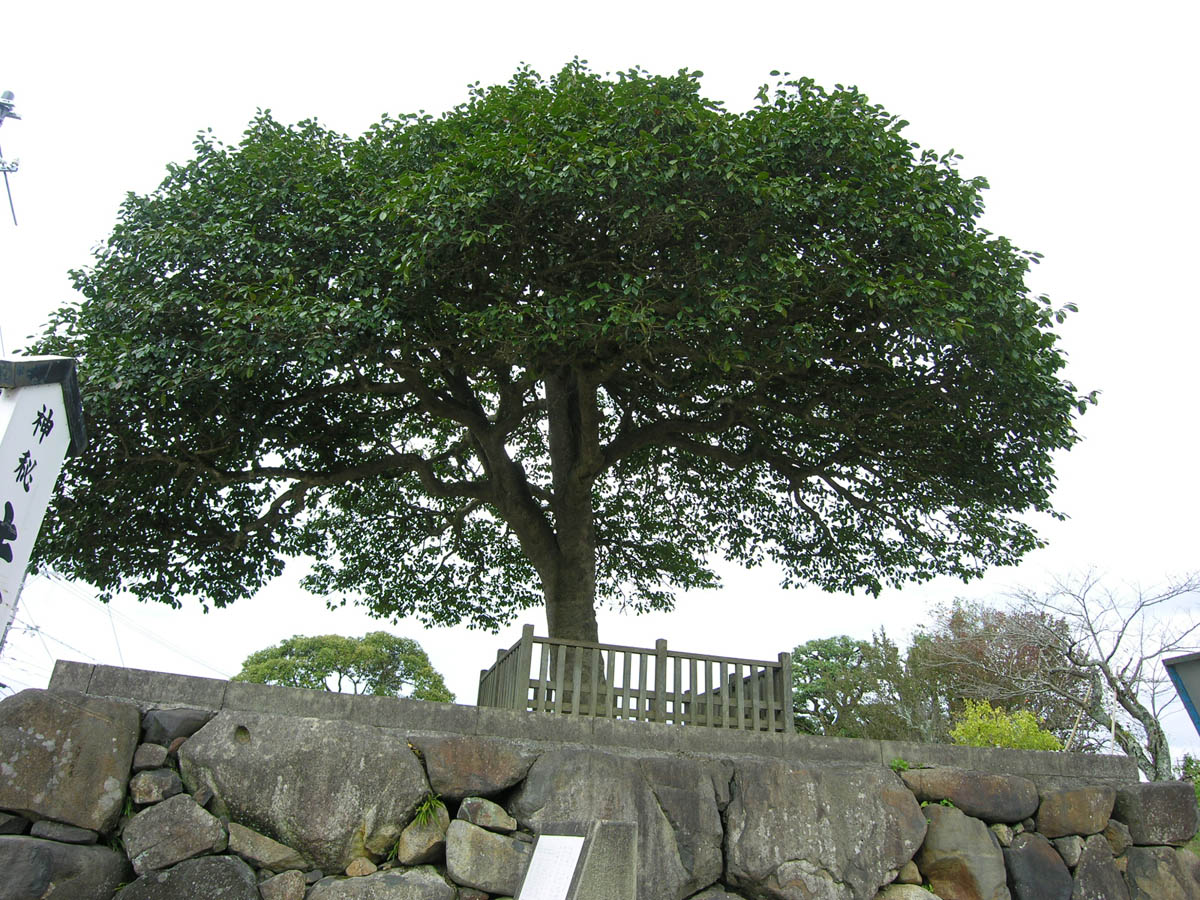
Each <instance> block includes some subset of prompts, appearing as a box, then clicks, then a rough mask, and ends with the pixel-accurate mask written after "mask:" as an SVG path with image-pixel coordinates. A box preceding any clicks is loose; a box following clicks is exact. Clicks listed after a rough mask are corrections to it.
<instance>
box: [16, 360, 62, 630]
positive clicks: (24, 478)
mask: <svg viewBox="0 0 1200 900" xmlns="http://www.w3.org/2000/svg"><path fill="white" fill-rule="evenodd" d="M70 443H71V433H70V427H69V426H68V423H67V408H66V402H65V401H64V399H63V386H62V385H61V384H60V383H57V382H51V383H49V384H32V385H26V386H23V387H16V388H4V389H3V390H2V391H0V648H2V647H3V646H4V637H5V636H6V635H7V634H8V627H9V625H11V624H12V620H13V616H14V615H15V614H16V609H17V595H18V594H19V593H20V590H21V583H22V582H23V581H24V580H25V567H26V566H28V565H29V556H30V554H31V553H32V552H33V543H34V541H35V540H36V539H37V535H38V530H39V529H40V528H41V527H42V518H43V516H45V514H46V507H47V506H48V505H49V503H50V494H51V492H52V491H53V490H54V484H55V482H56V481H58V473H59V472H60V471H61V470H62V464H63V459H64V458H65V457H66V455H67V448H68V446H69V445H70Z"/></svg>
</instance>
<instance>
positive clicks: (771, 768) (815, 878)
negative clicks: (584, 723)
mask: <svg viewBox="0 0 1200 900" xmlns="http://www.w3.org/2000/svg"><path fill="white" fill-rule="evenodd" d="M735 768H736V773H735V775H734V780H733V790H732V797H731V800H730V802H729V806H728V808H727V809H726V813H725V820H726V829H727V830H726V835H725V865H726V871H725V878H724V882H725V884H726V885H728V886H729V887H730V888H732V889H734V890H737V891H739V892H741V893H744V894H746V895H747V896H752V897H762V898H778V900H801V898H803V900H809V898H812V900H870V898H872V897H874V896H875V893H876V892H877V891H878V890H879V888H880V887H882V886H883V885H884V884H886V883H888V882H889V881H891V880H892V878H894V877H895V875H896V873H897V872H898V870H899V869H900V867H901V866H903V865H904V864H905V863H906V862H908V861H909V860H910V859H912V856H913V853H914V852H915V851H916V849H917V848H918V847H919V846H920V845H921V839H922V838H923V837H924V835H925V828H926V823H925V818H924V816H923V815H922V814H921V808H920V806H919V805H918V804H917V801H916V800H915V799H914V798H913V795H912V794H911V793H910V792H909V790H908V789H907V788H905V787H904V786H903V784H901V783H900V781H899V779H897V778H896V776H895V775H893V774H892V773H891V772H889V771H888V770H887V769H885V768H883V767H882V766H878V767H875V768H871V769H864V768H862V767H859V766H838V765H812V766H803V767H800V766H791V765H788V764H787V763H784V762H778V763H775V762H770V761H759V760H744V761H738V762H737V763H736V764H735ZM984 830H985V831H986V827H985V826H984ZM997 852H999V851H997ZM652 864H653V862H652V861H651V860H646V862H645V865H647V866H650V865H652ZM643 896H654V895H653V894H644V895H643Z"/></svg>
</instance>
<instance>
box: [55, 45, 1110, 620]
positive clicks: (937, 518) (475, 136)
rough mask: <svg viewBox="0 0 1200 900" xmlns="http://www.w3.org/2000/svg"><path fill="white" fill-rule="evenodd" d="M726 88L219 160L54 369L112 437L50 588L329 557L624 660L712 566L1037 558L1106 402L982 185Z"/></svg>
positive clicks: (396, 603) (892, 576) (102, 281)
mask: <svg viewBox="0 0 1200 900" xmlns="http://www.w3.org/2000/svg"><path fill="white" fill-rule="evenodd" d="M698 77H699V73H689V72H686V71H684V72H680V73H679V74H678V75H675V76H670V77H659V76H650V75H647V74H646V73H643V72H640V71H631V72H626V73H621V74H619V75H618V76H617V77H615V78H611V79H610V78H605V77H601V76H598V75H596V74H594V73H591V72H589V71H587V70H586V68H585V67H584V66H583V65H582V64H580V63H578V62H576V63H573V64H571V65H569V66H567V67H566V68H565V69H563V70H562V71H561V72H560V73H559V74H558V75H556V76H555V77H553V78H551V79H549V80H544V79H542V78H541V77H540V76H538V75H537V74H536V73H534V72H532V71H529V70H527V69H523V70H520V71H518V72H517V74H516V75H515V76H514V77H513V79H512V80H511V81H510V82H509V83H507V84H504V85H499V86H496V87H490V88H480V87H475V88H473V89H472V91H471V95H470V98H469V100H468V101H467V102H466V103H464V104H463V105H461V106H460V107H458V108H456V109H454V110H452V111H450V112H449V113H447V114H445V115H444V116H442V117H440V118H436V119H435V118H432V117H429V116H424V115H422V116H416V115H410V116H401V117H398V118H385V119H384V120H383V121H381V122H380V123H379V124H378V125H376V126H374V127H372V128H371V129H370V130H369V131H368V132H367V133H366V134H364V135H363V136H362V137H361V138H358V139H353V140H352V139H350V138H347V137H345V136H342V135H339V134H335V133H332V132H330V131H328V130H326V129H324V128H322V127H321V126H320V125H318V124H317V123H316V122H312V121H309V122H303V123H300V124H299V125H297V126H294V127H286V126H284V125H281V124H279V123H277V122H276V121H275V120H274V119H272V118H271V116H270V115H269V114H265V113H264V114H261V115H259V116H258V117H257V118H256V119H255V120H254V121H253V122H252V123H251V124H250V126H249V128H248V130H247V132H246V134H245V135H244V137H243V139H242V141H241V142H240V143H239V144H238V145H236V146H232V147H228V146H225V145H223V144H221V143H220V142H218V141H216V140H214V139H213V138H212V137H211V135H208V134H201V135H200V137H199V138H198V139H197V142H196V148H195V149H196V156H195V158H194V159H192V160H191V161H189V162H187V163H184V164H181V165H173V166H171V167H169V170H168V175H167V178H166V180H165V181H164V182H163V183H162V185H161V186H160V187H159V188H158V189H157V190H156V191H154V192H153V193H152V194H150V195H147V196H130V197H129V198H128V199H127V200H126V202H125V203H124V205H123V206H122V208H121V212H120V215H119V219H118V222H117V225H116V226H115V228H114V229H113V233H112V235H111V236H110V237H109V239H108V241H107V242H106V243H105V244H104V245H103V246H102V247H101V248H100V249H99V250H98V251H97V254H96V259H95V261H94V263H93V265H92V266H91V267H90V268H88V269H86V270H82V271H78V272H75V273H74V274H73V277H74V282H75V285H76V287H77V288H78V290H79V292H80V293H81V295H82V299H81V300H79V301H78V302H76V303H73V304H71V305H68V306H66V307H64V308H63V309H62V310H60V311H59V312H58V313H57V314H56V316H55V317H54V318H53V320H52V322H51V325H50V328H49V330H48V332H47V334H46V336H45V338H44V339H43V340H42V341H41V343H40V345H39V346H38V347H37V348H36V351H37V352H54V353H63V354H67V355H71V356H75V357H78V358H79V359H80V379H81V387H82V391H83V393H84V408H85V410H86V412H87V415H88V429H89V434H90V435H91V436H92V442H91V444H90V449H89V453H88V454H87V455H85V456H82V457H79V458H76V459H72V460H71V461H69V462H68V465H67V469H66V471H65V475H64V481H63V487H62V490H61V491H60V492H59V494H58V495H57V496H56V498H55V504H54V506H53V508H52V509H51V510H50V512H49V514H48V516H47V519H46V524H45V526H44V528H43V540H42V541H40V542H39V552H40V553H41V560H42V562H44V563H48V564H49V565H51V566H53V567H55V568H56V569H59V570H61V571H62V572H64V573H65V574H67V575H69V576H72V577H75V578H80V579H83V580H85V581H88V582H90V583H91V584H93V585H95V586H96V587H97V588H99V589H100V591H101V593H102V596H111V595H112V594H113V593H115V592H117V591H129V592H131V593H132V594H133V595H135V596H137V597H139V598H141V599H144V600H159V601H163V602H167V603H172V604H178V603H180V602H181V598H184V597H189V596H191V597H196V598H199V599H200V600H201V601H202V602H205V603H208V602H211V603H213V604H215V605H217V606H222V605H225V604H227V603H230V602H232V601H234V600H236V599H237V598H239V597H242V596H245V595H247V594H249V593H251V592H253V591H254V590H256V589H257V588H259V587H261V586H262V585H263V584H264V583H265V582H266V581H267V580H268V579H269V578H271V577H273V576H275V575H277V574H278V573H279V572H280V571H281V570H282V567H283V563H284V560H285V559H286V558H288V557H290V556H297V555H308V556H310V557H312V558H315V559H316V560H317V561H318V562H317V564H316V566H315V568H314V570H313V572H312V574H311V575H310V576H308V578H307V579H306V580H305V584H306V586H307V587H309V588H310V589H312V590H314V591H317V592H320V593H324V594H326V595H328V596H330V597H332V598H334V602H337V601H338V600H341V601H342V602H344V601H345V599H346V598H349V599H351V600H354V601H356V602H361V603H363V604H365V605H366V606H367V607H368V608H369V609H370V610H371V611H372V612H374V613H375V614H377V615H380V616H385V617H394V618H399V617H403V616H409V615H417V616H419V617H421V618H422V619H423V620H424V621H426V622H432V623H455V622H466V623H467V624H469V625H473V626H482V627H496V626H498V625H499V624H501V623H503V622H506V621H508V620H510V619H511V618H512V617H513V616H514V615H515V614H516V612H517V611H519V610H521V609H524V608H527V607H530V606H533V605H536V604H539V603H541V602H543V600H544V602H545V603H546V607H547V618H548V623H549V631H550V634H551V635H553V636H558V637H564V638H578V639H587V640H595V639H596V638H597V630H596V618H595V604H596V603H597V601H601V602H603V601H610V602H616V603H621V604H625V605H629V606H631V607H633V608H635V609H638V610H642V609H647V608H664V607H669V606H670V605H671V602H672V600H673V597H674V593H675V591H676V590H679V589H691V588H700V587H711V586H713V585H715V584H716V583H717V577H716V575H715V573H714V571H713V569H712V568H711V565H710V561H711V560H713V559H715V558H716V557H717V556H724V557H726V558H728V559H730V560H734V561H737V562H740V563H743V564H746V565H756V564H759V563H762V562H764V561H767V560H774V561H775V562H776V563H778V564H779V565H780V566H781V567H782V569H783V571H784V577H785V584H789V585H791V584H798V583H812V584H816V585H820V586H821V587H823V588H826V589H829V590H846V591H852V590H855V589H858V588H864V589H866V590H869V591H873V592H877V591H878V590H880V588H881V585H883V584H884V583H891V584H901V583H904V582H906V581H911V580H923V579H927V578H929V577H932V576H934V575H938V574H950V575H956V576H960V577H963V578H969V577H971V576H974V575H978V574H980V573H981V572H983V571H984V570H985V569H987V568H988V567H989V566H992V565H997V564H1006V563H1012V562H1014V561H1016V560H1017V559H1018V558H1019V557H1021V555H1022V554H1024V553H1025V552H1027V551H1028V550H1030V549H1032V548H1034V547H1036V546H1038V545H1039V541H1038V538H1037V536H1036V535H1035V533H1034V531H1033V530H1032V528H1031V527H1030V526H1029V525H1028V524H1027V518H1026V517H1025V516H1024V514H1025V513H1026V512H1028V511H1030V510H1040V511H1052V509H1051V504H1050V499H1049V494H1050V490H1051V487H1052V484H1053V471H1052V467H1051V459H1052V454H1053V453H1054V452H1055V451H1057V450H1061V449H1064V448H1068V447H1070V446H1071V445H1072V444H1074V443H1075V441H1076V433H1075V430H1074V427H1073V422H1072V418H1073V415H1074V414H1075V412H1076V411H1077V410H1078V411H1082V409H1083V408H1084V406H1085V405H1086V402H1087V399H1088V398H1083V397H1080V396H1078V395H1077V394H1076V392H1075V389H1074V387H1073V386H1072V385H1071V384H1070V383H1069V382H1067V381H1065V380H1063V379H1062V378H1061V376H1060V370H1061V369H1062V366H1063V364H1064V360H1063V355H1062V353H1061V352H1060V350H1059V349H1058V347H1057V338H1056V335H1055V334H1054V331H1053V327H1054V325H1055V323H1056V321H1061V320H1062V317H1063V315H1064V312H1063V311H1062V310H1057V311H1056V310H1054V309H1053V308H1051V306H1050V305H1049V302H1048V301H1047V299H1046V298H1044V297H1036V296H1032V295H1031V294H1030V292H1029V291H1028V290H1027V288H1026V286H1025V282H1024V278H1025V274H1026V272H1027V270H1028V268H1029V265H1030V263H1031V261H1032V260H1033V259H1034V258H1035V255H1034V254H1029V253H1025V252H1022V251H1019V250H1017V249H1016V248H1014V247H1013V246H1012V245H1011V244H1010V243H1009V242H1008V241H1007V240H1005V239H1004V238H1001V237H998V236H996V235H993V234H990V233H989V232H987V231H986V230H984V229H982V228H980V227H979V225H978V218H979V216H980V214H981V212H982V209H983V203H982V199H981V191H982V189H983V188H984V187H985V183H984V181H983V180H982V179H965V178H963V177H961V176H960V175H959V174H958V172H957V171H956V170H955V168H954V163H955V159H956V157H953V156H951V155H943V156H939V155H937V154H936V153H933V152H932V151H929V150H921V149H919V148H918V147H917V146H916V145H914V144H913V143H911V142H910V141H908V140H907V139H906V138H904V137H903V135H902V133H901V132H902V129H903V127H904V125H905V124H906V123H904V122H903V121H901V120H898V119H897V118H896V117H894V116H891V115H889V114H888V113H887V112H885V111H884V110H883V109H882V108H880V107H878V106H875V105H872V104H871V103H869V102H868V100H867V99H866V98H865V97H864V96H863V95H862V94H860V93H859V92H858V91H856V90H854V89H842V88H839V89H837V90H835V91H832V92H826V91H824V90H822V89H821V88H819V87H817V86H816V85H814V84H813V83H812V82H811V81H807V80H796V81H788V82H783V83H780V84H779V85H778V87H777V88H776V89H775V90H773V91H769V90H768V89H767V88H766V87H764V88H763V89H762V90H761V91H760V93H759V95H758V102H757V104H756V105H755V106H753V107H752V108H751V109H750V110H749V111H747V112H745V113H731V112H728V111H726V110H724V109H723V108H722V107H721V106H720V105H719V104H717V103H714V102H712V101H710V100H707V99H705V98H704V97H702V96H701V95H700V92H699V84H698Z"/></svg>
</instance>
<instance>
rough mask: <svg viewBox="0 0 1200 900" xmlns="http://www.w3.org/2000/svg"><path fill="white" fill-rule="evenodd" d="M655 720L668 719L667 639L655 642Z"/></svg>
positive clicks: (653, 718) (663, 720)
mask: <svg viewBox="0 0 1200 900" xmlns="http://www.w3.org/2000/svg"><path fill="white" fill-rule="evenodd" d="M651 721H653V722H665V721H667V639H666V638H659V639H658V640H657V641H655V642H654V715H653V716H651Z"/></svg>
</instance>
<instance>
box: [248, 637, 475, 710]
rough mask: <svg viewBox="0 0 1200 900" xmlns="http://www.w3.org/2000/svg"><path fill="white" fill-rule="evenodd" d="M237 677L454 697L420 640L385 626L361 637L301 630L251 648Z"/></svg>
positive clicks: (364, 691) (362, 691)
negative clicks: (263, 646)
mask: <svg viewBox="0 0 1200 900" xmlns="http://www.w3.org/2000/svg"><path fill="white" fill-rule="evenodd" d="M233 680H234V681H254V682H258V683H260V684H282V685H287V686H289V687H301V688H310V689H313V690H322V689H323V690H327V691H338V692H342V693H353V694H376V695H379V696H390V697H404V696H409V697H412V698H413V699H415V700H442V701H451V700H453V699H454V695H453V694H452V693H450V691H449V690H448V689H447V688H446V684H445V682H444V681H443V680H442V676H441V675H440V674H439V673H438V672H437V670H435V669H434V668H433V665H432V664H431V663H430V662H429V657H428V656H426V655H425V651H424V650H422V649H421V645H420V644H418V643H417V642H416V641H414V640H412V639H411V638H404V637H396V636H395V635H391V634H388V633H387V632H384V631H373V632H371V633H370V634H366V635H363V636H362V637H361V638H350V637H342V636H341V635H338V634H323V635H318V636H315V637H305V636H302V635H296V636H295V637H292V638H288V639H287V640H286V641H280V642H279V643H278V644H276V645H275V646H273V647H267V648H266V649H264V650H259V651H257V652H255V653H251V654H250V655H249V656H248V657H246V661H245V662H244V663H242V671H240V672H239V673H238V674H237V675H235V676H234V677H233Z"/></svg>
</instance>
